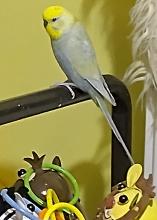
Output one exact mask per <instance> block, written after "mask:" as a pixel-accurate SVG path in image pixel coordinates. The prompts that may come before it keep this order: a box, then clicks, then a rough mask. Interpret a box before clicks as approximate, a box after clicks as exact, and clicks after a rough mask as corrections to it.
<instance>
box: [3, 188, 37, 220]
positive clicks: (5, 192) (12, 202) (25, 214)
mask: <svg viewBox="0 0 157 220" xmlns="http://www.w3.org/2000/svg"><path fill="white" fill-rule="evenodd" d="M7 191H8V190H7V189H2V190H1V192H0V193H1V196H2V197H3V199H4V200H5V201H6V202H7V203H8V204H9V205H10V206H11V207H13V208H14V209H16V210H17V211H19V212H20V213H22V214H23V215H24V216H26V217H27V218H29V219H31V220H39V219H38V218H36V217H35V216H33V215H32V214H31V213H29V212H27V211H25V210H24V209H22V208H21V207H20V206H19V205H18V204H17V203H16V202H15V201H14V200H13V199H11V197H10V196H8V194H7Z"/></svg>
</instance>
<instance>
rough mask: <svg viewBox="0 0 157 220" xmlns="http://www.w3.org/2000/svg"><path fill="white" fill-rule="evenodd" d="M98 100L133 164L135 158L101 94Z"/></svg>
mask: <svg viewBox="0 0 157 220" xmlns="http://www.w3.org/2000/svg"><path fill="white" fill-rule="evenodd" d="M96 100H97V104H98V105H99V107H100V109H101V111H102V112H103V114H104V115H105V117H106V120H107V122H108V124H109V126H110V127H111V129H112V131H113V133H114V134H115V136H116V137H117V139H118V141H119V142H120V143H121V145H122V147H123V149H124V151H125V152H126V154H127V156H128V158H129V160H130V162H131V163H132V164H134V160H133V158H132V156H131V154H130V152H129V150H128V148H127V146H126V144H125V143H124V141H123V138H122V137H121V135H120V133H119V131H118V129H117V127H116V125H115V123H114V121H113V119H112V117H111V115H110V113H109V111H108V109H107V105H106V103H105V100H104V99H103V98H102V97H101V96H99V95H97V96H96Z"/></svg>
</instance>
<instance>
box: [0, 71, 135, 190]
mask: <svg viewBox="0 0 157 220" xmlns="http://www.w3.org/2000/svg"><path fill="white" fill-rule="evenodd" d="M104 78H105V80H106V82H107V84H108V85H109V88H110V90H111V92H112V94H113V96H114V97H115V100H116V103H117V106H116V107H113V109H112V117H113V120H114V122H115V124H116V125H117V127H118V129H119V131H120V133H121V135H122V137H123V139H124V141H125V143H126V145H127V146H128V149H129V151H131V124H132V123H131V121H132V119H131V115H132V110H131V100H130V95H129V92H128V90H127V89H126V87H125V86H124V84H123V83H122V82H121V81H120V80H118V79H117V78H115V77H114V76H111V75H105V76H104ZM73 90H74V92H75V94H76V97H75V98H74V99H72V97H71V94H70V92H69V91H68V90H67V88H65V87H63V86H57V87H55V88H49V89H46V90H43V91H38V92H34V93H32V94H27V95H23V96H19V97H15V98H11V99H8V100H4V101H1V102H0V125H3V124H6V123H10V122H13V121H16V120H19V119H22V118H27V117H30V116H33V115H37V114H40V113H43V112H48V111H52V110H54V109H58V108H62V107H64V106H68V105H72V104H75V103H79V102H82V101H85V100H88V99H89V96H88V95H87V94H85V93H84V92H82V91H81V90H79V89H77V88H73ZM130 165H131V164H130V161H129V160H128V157H127V156H126V154H125V152H124V151H123V149H122V147H121V146H120V143H119V142H118V141H117V139H116V138H115V136H114V134H112V186H113V185H115V184H117V183H118V182H120V181H122V180H124V179H125V175H126V172H127V170H128V168H129V166H130Z"/></svg>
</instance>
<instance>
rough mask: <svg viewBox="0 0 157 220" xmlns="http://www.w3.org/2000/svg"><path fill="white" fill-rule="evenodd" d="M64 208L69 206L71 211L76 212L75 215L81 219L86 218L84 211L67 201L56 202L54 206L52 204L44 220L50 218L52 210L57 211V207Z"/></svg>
mask: <svg viewBox="0 0 157 220" xmlns="http://www.w3.org/2000/svg"><path fill="white" fill-rule="evenodd" d="M62 208H67V209H69V210H70V211H71V212H73V213H75V215H76V216H77V217H78V219H79V220H85V218H84V216H83V215H82V213H81V212H80V211H79V210H78V209H77V208H76V207H75V206H73V205H71V204H70V203H66V202H60V203H56V204H54V205H53V206H51V208H50V209H48V211H47V212H46V214H45V216H44V220H48V219H49V217H50V215H51V213H52V212H54V211H56V210H57V209H62Z"/></svg>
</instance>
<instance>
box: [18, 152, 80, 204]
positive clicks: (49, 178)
mask: <svg viewBox="0 0 157 220" xmlns="http://www.w3.org/2000/svg"><path fill="white" fill-rule="evenodd" d="M44 156H45V155H44ZM44 156H42V157H39V156H38V155H37V154H36V153H35V152H33V157H34V158H33V159H32V158H25V159H24V160H25V161H27V162H28V163H30V164H31V165H32V168H29V169H28V170H27V171H26V173H25V174H24V176H23V177H22V178H23V181H24V186H25V187H26V188H27V189H28V195H29V196H30V197H31V199H32V200H33V201H35V202H36V203H37V204H39V205H40V206H43V207H46V202H45V201H46V193H47V190H48V189H53V190H54V191H55V192H56V194H57V195H58V197H59V200H60V201H63V202H69V203H71V204H76V203H77V201H78V199H79V187H78V184H77V181H76V180H75V178H74V177H73V176H72V175H71V174H70V173H69V172H68V171H67V170H65V169H63V168H62V167H61V166H60V165H61V162H60V159H59V157H55V158H54V160H53V163H52V164H51V163H44V164H42V162H43V159H44ZM56 161H57V162H56ZM56 164H59V165H56ZM32 175H34V176H33V177H32ZM64 177H65V178H66V179H65V178H64ZM67 180H69V182H70V183H71V185H72V189H73V195H74V196H73V198H72V193H71V191H70V189H69V185H68V183H67Z"/></svg>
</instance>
